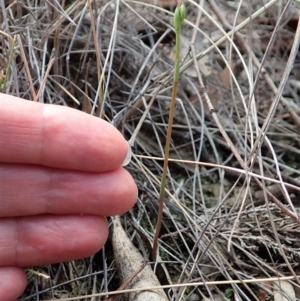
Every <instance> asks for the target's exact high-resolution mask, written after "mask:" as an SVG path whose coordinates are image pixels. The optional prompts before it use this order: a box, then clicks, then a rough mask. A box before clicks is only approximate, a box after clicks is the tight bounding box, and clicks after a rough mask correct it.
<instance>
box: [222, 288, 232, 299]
mask: <svg viewBox="0 0 300 301" xmlns="http://www.w3.org/2000/svg"><path fill="white" fill-rule="evenodd" d="M224 295H225V297H226V298H228V299H229V298H231V297H232V296H233V289H232V288H226V290H225V292H224Z"/></svg>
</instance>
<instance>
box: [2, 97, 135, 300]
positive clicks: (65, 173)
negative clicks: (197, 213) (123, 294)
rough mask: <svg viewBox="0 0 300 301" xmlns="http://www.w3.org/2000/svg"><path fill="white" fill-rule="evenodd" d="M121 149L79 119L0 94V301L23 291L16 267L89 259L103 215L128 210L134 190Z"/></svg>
mask: <svg viewBox="0 0 300 301" xmlns="http://www.w3.org/2000/svg"><path fill="white" fill-rule="evenodd" d="M126 153H127V142H126V141H125V140H124V138H123V137H122V135H121V134H120V133H119V132H118V131H117V130H116V129H115V128H114V127H113V126H111V125H110V124H108V123H107V122H105V121H103V120H100V119H99V118H96V117H92V116H90V115H88V114H84V113H82V112H79V111H76V110H73V109H70V108H66V107H60V106H54V105H44V104H40V103H34V102H29V101H25V100H22V99H19V98H15V97H12V96H8V95H4V94H0V300H6V301H11V300H12V301H13V300H16V298H17V297H18V296H19V295H21V294H22V292H23V290H24V289H25V287H26V283H27V280H26V274H25V272H24V270H23V269H22V268H21V267H26V266H35V265H44V264H50V263H55V262H61V261H67V260H74V259H78V258H83V257H87V256H89V255H92V254H94V253H96V252H97V251H98V250H99V249H101V248H102V246H103V245H104V243H105V241H106V239H107V235H108V227H107V222H106V219H105V218H104V216H109V215H118V214H122V213H124V212H126V211H127V210H128V209H130V208H131V207H132V206H133V205H134V203H135V201H136V198H137V188H136V185H135V183H134V181H133V179H132V177H131V176H130V174H129V173H128V172H127V171H126V170H125V169H123V168H121V167H120V166H121V164H122V162H123V160H124V159H125V156H126Z"/></svg>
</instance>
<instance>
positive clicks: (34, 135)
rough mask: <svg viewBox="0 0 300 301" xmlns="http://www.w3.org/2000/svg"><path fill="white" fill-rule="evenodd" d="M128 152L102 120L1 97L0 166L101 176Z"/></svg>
mask: <svg viewBox="0 0 300 301" xmlns="http://www.w3.org/2000/svg"><path fill="white" fill-rule="evenodd" d="M126 153H127V142H126V141H125V139H124V138H123V136H122V135H121V133H120V132H119V131H118V130H117V129H115V128H114V127H113V126H112V125H110V124H109V123H107V122H106V121H104V120H101V119H100V118H96V117H93V116H91V115H88V114H85V113H82V112H80V111H77V110H75V109H71V108H68V107H62V106H56V105H47V104H41V103H35V102H31V101H26V100H23V99H20V98H17V97H13V96H9V95H5V94H1V93H0V162H5V163H25V164H39V165H44V166H49V167H55V168H63V169H72V170H81V171H90V172H102V171H109V170H113V169H116V168H118V167H119V166H121V164H122V162H123V161H124V158H125V156H126Z"/></svg>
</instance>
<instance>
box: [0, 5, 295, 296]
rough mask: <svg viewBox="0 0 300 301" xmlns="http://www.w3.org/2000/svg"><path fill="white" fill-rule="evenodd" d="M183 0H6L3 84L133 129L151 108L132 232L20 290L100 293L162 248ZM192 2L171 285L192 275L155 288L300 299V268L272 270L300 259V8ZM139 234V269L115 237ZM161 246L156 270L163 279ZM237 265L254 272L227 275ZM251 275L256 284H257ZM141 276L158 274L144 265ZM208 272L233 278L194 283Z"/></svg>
mask: <svg viewBox="0 0 300 301" xmlns="http://www.w3.org/2000/svg"><path fill="white" fill-rule="evenodd" d="M199 3H200V4H201V5H200V6H199ZM175 5H176V1H154V0H153V1H150V0H148V1H125V0H124V1H121V0H120V1H100V0H98V1H83V0H77V1H46V0H41V1H40V2H39V5H38V6H35V5H34V4H33V2H32V1H27V2H26V5H25V2H20V1H15V2H14V1H4V2H3V4H1V7H0V10H1V14H0V19H1V24H2V31H1V40H0V43H1V53H0V84H1V89H2V91H3V92H5V93H9V94H12V95H16V96H20V97H23V98H25V99H34V98H37V99H38V101H40V102H45V103H53V104H57V105H65V106H70V107H73V108H76V109H79V110H83V111H85V112H86V113H89V114H94V115H95V116H98V117H102V118H105V119H106V120H108V121H109V122H112V123H113V124H114V125H115V126H117V127H118V128H119V130H120V131H121V132H122V133H123V134H124V136H125V137H126V138H127V139H128V140H129V139H130V138H131V136H132V134H133V133H134V131H135V130H136V128H137V124H138V122H139V120H140V119H141V117H142V115H143V113H144V112H146V110H148V112H146V115H145V116H146V117H145V119H144V121H143V123H142V125H141V127H140V128H139V130H138V131H137V133H136V138H135V143H134V145H133V147H132V160H131V163H130V164H129V165H128V166H127V167H126V168H127V169H128V170H129V171H130V172H131V173H132V175H133V176H134V177H135V179H136V182H137V185H138V187H139V199H138V203H137V205H136V206H135V208H134V209H133V210H132V211H130V212H129V213H128V214H126V215H124V216H123V217H121V220H122V226H121V224H120V223H119V222H118V223H119V224H118V225H119V226H118V227H117V228H118V229H119V230H118V231H119V232H122V235H123V236H122V237H123V238H122V240H121V239H120V238H118V239H117V240H116V239H115V238H114V239H112V240H109V241H108V243H107V244H106V246H105V248H104V249H103V250H102V251H100V252H99V253H98V254H96V255H95V256H93V257H91V258H87V259H82V260H78V261H73V262H69V263H61V264H57V265H51V266H46V267H39V268H36V269H37V270H38V271H39V272H41V273H45V274H47V275H49V276H50V280H47V279H44V278H43V277H37V276H35V275H32V274H30V275H29V278H30V279H29V280H30V281H29V286H28V289H27V291H26V292H25V293H24V295H23V296H22V298H21V299H20V300H47V299H49V300H50V299H51V300H56V299H60V300H64V298H73V299H72V300H75V298H77V297H80V296H81V297H83V298H84V296H87V295H90V294H94V297H89V298H87V297H86V299H89V300H100V297H97V296H96V294H97V293H107V296H108V295H109V292H111V291H114V290H117V289H118V288H119V287H120V286H121V285H122V281H125V280H126V279H127V278H128V277H130V275H132V274H134V272H136V271H137V270H138V268H139V267H140V265H141V262H143V261H144V260H146V259H147V260H148V259H149V256H150V254H151V250H150V249H151V242H152V240H153V235H154V227H155V222H156V216H157V210H158V204H157V201H158V192H159V191H158V189H159V179H160V175H161V170H162V161H161V157H162V156H163V155H162V154H163V146H164V142H165V133H166V124H167V116H168V108H169V102H170V91H171V90H170V89H171V78H172V66H173V58H174V32H173V30H172V12H173V11H174V7H175ZM186 6H187V21H186V22H185V24H184V28H183V29H182V35H183V40H184V53H186V55H184V56H182V60H183V62H182V73H181V80H180V86H179V93H178V103H177V108H176V115H175V119H174V124H173V135H172V147H171V158H172V162H170V165H169V176H168V182H167V190H168V191H167V192H168V195H167V197H166V200H165V201H166V202H165V208H164V218H163V231H162V235H161V238H160V245H159V248H160V249H159V250H160V258H161V261H162V262H163V264H164V267H165V268H166V270H167V272H168V274H169V280H168V283H170V282H171V283H170V284H174V285H175V284H177V283H178V284H186V287H184V288H176V287H174V288H173V289H168V290H165V291H163V290H160V291H158V293H157V292H156V293H154V294H158V295H159V296H160V297H161V298H162V299H164V298H168V299H169V300H215V299H218V298H222V299H223V300H226V298H228V299H230V300H268V298H274V300H275V299H276V298H280V300H281V299H282V298H283V297H284V298H287V296H290V297H289V298H290V299H291V298H292V299H294V298H295V300H297V299H300V295H299V281H296V280H295V279H294V280H290V281H289V282H288V283H289V288H288V289H287V288H285V282H284V281H283V280H282V281H280V282H279V283H277V284H275V283H274V284H273V287H272V286H270V285H268V286H267V285H263V284H261V283H260V282H259V281H258V279H259V278H269V277H284V276H294V275H299V272H300V271H299V259H300V258H299V253H300V243H299V214H300V209H299V208H300V201H299V187H300V185H299V184H300V180H299V159H300V157H299V142H300V139H299V123H298V114H299V103H300V100H299V70H300V69H299V68H298V67H299V53H298V52H297V51H296V52H294V53H292V47H293V43H294V42H296V41H297V39H298V38H299V37H297V36H296V33H297V30H298V20H299V6H297V4H296V3H294V2H293V1H276V0H270V1H263V2H262V1H258V0H257V1H256V0H255V1H250V2H249V1H225V0H224V1H223V0H221V1H218V2H215V1H200V2H196V1H186ZM93 26H94V30H92V29H93ZM236 30H237V32H235V31H236ZM233 32H235V34H234V35H233ZM226 34H227V36H226ZM95 35H96V36H95ZM16 37H18V38H16ZM193 47H194V48H193ZM193 49H194V50H195V52H193ZM291 56H293V57H291ZM52 59H54V60H52ZM197 59H198V61H197V63H196V60H197ZM291 59H293V60H294V62H293V66H291V65H289V62H290V61H291ZM8 63H9V67H10V68H7V65H8ZM51 64H52V65H51ZM290 67H293V68H290ZM288 68H290V71H289V72H288V73H287V70H288ZM282 80H285V84H284V86H283V89H281V90H279V87H280V83H281V82H282ZM203 87H204V88H205V90H204V89H203ZM205 92H207V95H206V94H205ZM205 99H207V100H209V101H210V105H209V104H208V103H207V102H205ZM276 99H277V101H276ZM272 106H273V109H274V114H273V115H271V114H270V108H272ZM212 108H213V109H212ZM216 118H217V119H216ZM216 120H217V121H218V123H219V126H221V128H222V129H223V131H224V132H225V133H226V134H227V136H228V137H227V140H224V136H222V135H221V134H220V128H218V127H217V125H216ZM264 124H266V125H267V127H265V128H264V127H263V126H264ZM87 135H92V133H87ZM237 157H240V158H241V159H242V160H243V162H245V163H244V164H243V166H241V162H239V160H238V159H237ZM250 173H251V174H250ZM258 180H259V181H258ZM110 223H111V225H113V224H114V223H116V219H112V220H111V222H110ZM121 227H122V228H124V229H125V232H123V230H122V228H121ZM111 228H112V231H114V230H113V228H114V227H113V226H112V227H111ZM117 233H118V232H113V234H112V237H115V236H116V235H117ZM126 236H127V237H129V238H130V243H133V245H134V247H129V248H132V250H137V251H136V252H138V253H136V255H135V256H136V257H135V258H138V259H130V258H128V264H129V266H131V267H132V268H131V269H129V268H128V271H127V270H126V269H125V271H126V272H128V273H127V274H124V273H125V272H124V269H123V271H122V267H123V265H125V264H124V261H122V260H121V261H120V260H119V261H118V258H119V259H120V258H123V257H122V256H125V255H126V254H123V255H121V254H122V253H121V252H119V251H118V248H117V249H116V241H117V242H119V243H120V242H122V241H123V242H125V241H127V238H126ZM149 242H150V243H149ZM128 243H129V242H128ZM113 246H114V248H115V251H114V252H113V250H112V248H113ZM116 250H117V251H116ZM138 254H140V255H138ZM127 255H128V254H127ZM131 255H132V254H131ZM151 260H152V259H151V258H150V262H149V264H148V265H147V266H146V267H145V268H144V272H145V271H147V275H148V277H149V279H151V280H150V282H152V281H154V282H155V283H156V284H157V281H158V280H157V278H156V275H155V274H154V273H155V263H154V262H152V261H151ZM137 263H138V264H137ZM117 266H119V269H116V267H117ZM123 268H124V267H123ZM120 271H121V272H120ZM152 271H153V272H152ZM133 279H134V278H133ZM137 279H138V280H137ZM237 279H239V280H241V283H239V284H237V283H231V284H228V283H227V284H222V281H225V280H237ZM246 279H248V280H249V279H253V283H251V284H246V283H243V282H242V280H246ZM133 281H134V280H133ZM136 281H137V282H138V283H139V285H143V286H147V285H150V284H149V283H148V280H146V281H145V280H143V271H142V272H140V273H139V274H137V278H136ZM195 281H202V282H208V281H219V284H213V285H204V286H201V287H200V286H195V287H194V286H189V283H191V282H195ZM159 283H161V284H162V280H160V282H159ZM159 283H158V284H159ZM164 284H165V283H164ZM129 285H132V283H131V284H129ZM275 286H276V288H275ZM148 293H150V292H148ZM278 294H279V297H277V296H278ZM138 295H139V294H138V293H137V294H136V295H134V297H132V296H133V295H129V298H131V299H130V300H136V298H138ZM121 296H122V295H121ZM141 296H142V295H141ZM166 296H167V297H166Z"/></svg>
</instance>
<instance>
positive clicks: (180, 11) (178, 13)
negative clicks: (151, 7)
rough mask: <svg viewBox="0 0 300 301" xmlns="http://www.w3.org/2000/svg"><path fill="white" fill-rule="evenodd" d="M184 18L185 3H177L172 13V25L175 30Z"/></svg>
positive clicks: (179, 26)
mask: <svg viewBox="0 0 300 301" xmlns="http://www.w3.org/2000/svg"><path fill="white" fill-rule="evenodd" d="M184 18H185V5H184V4H183V3H181V4H178V5H177V7H176V10H175V13H174V27H175V30H176V31H177V30H179V29H180V28H181V26H182V23H183V21H184Z"/></svg>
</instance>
